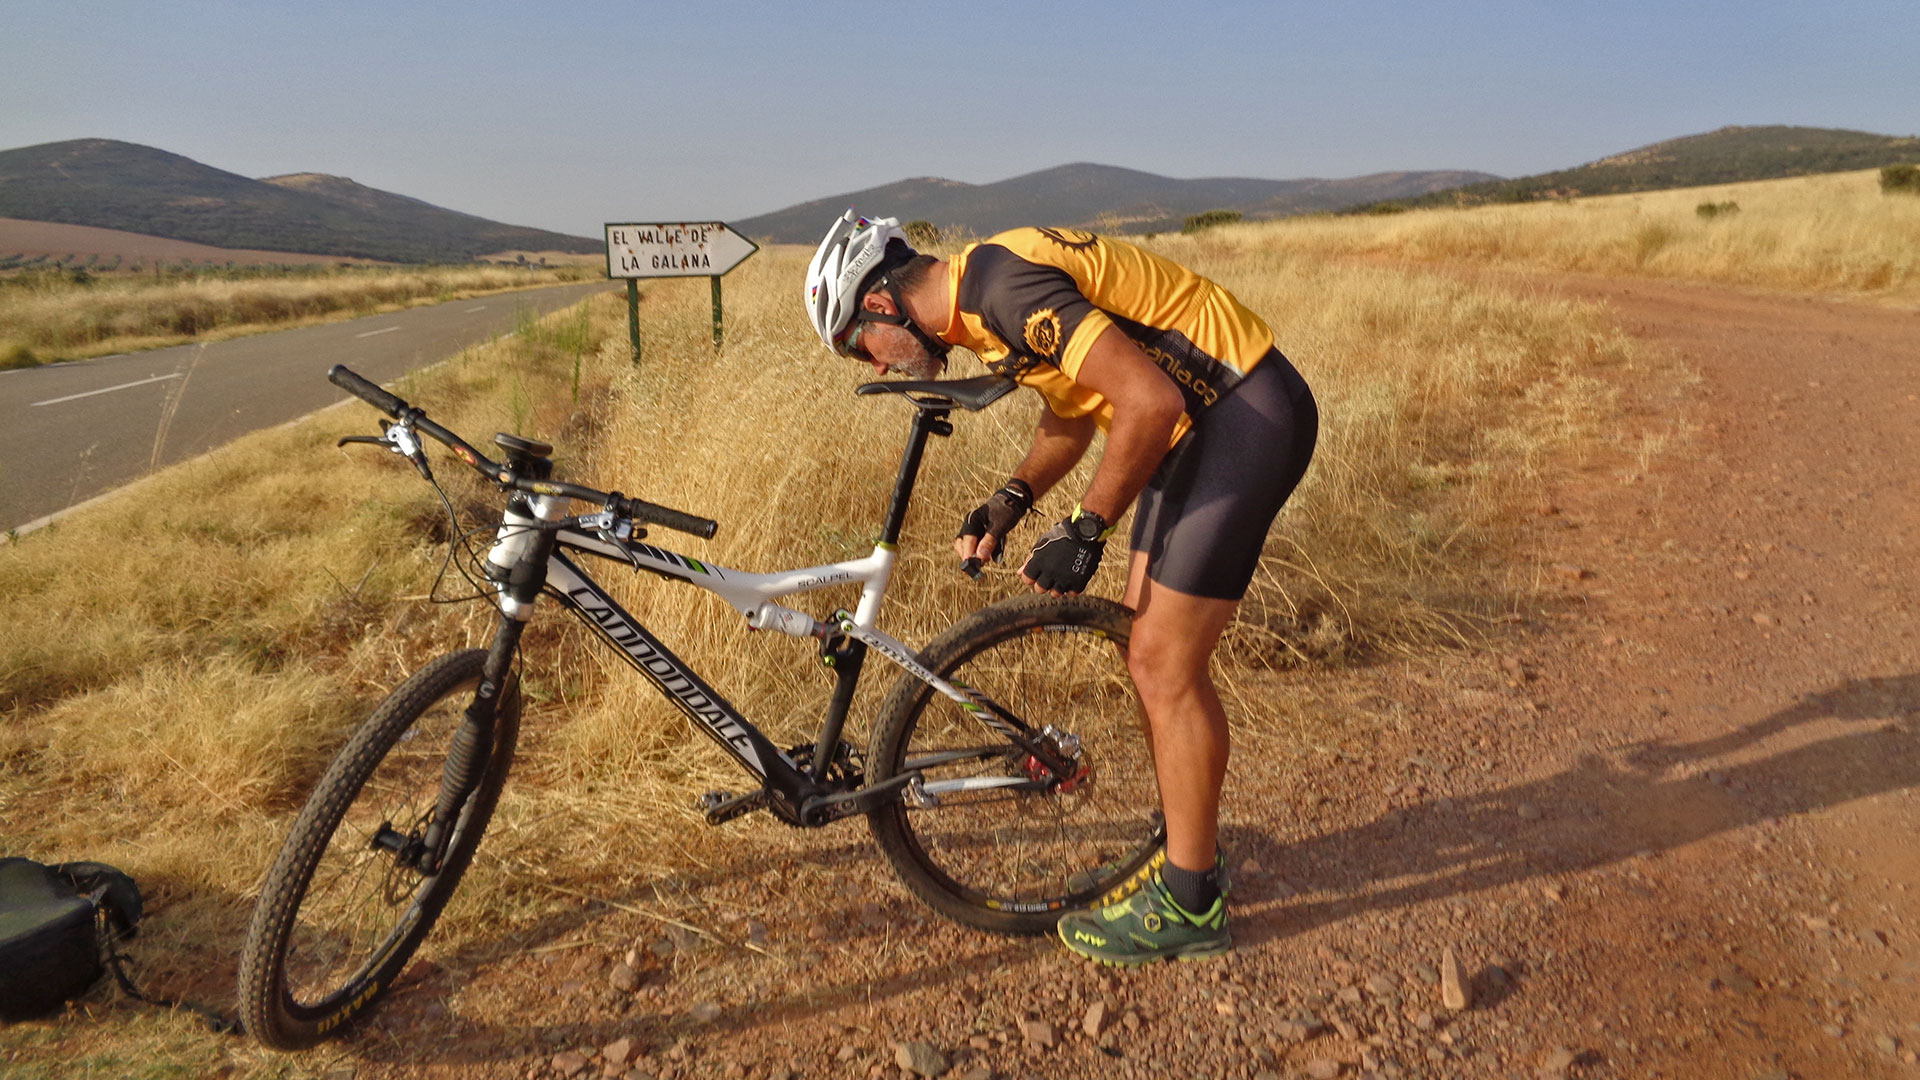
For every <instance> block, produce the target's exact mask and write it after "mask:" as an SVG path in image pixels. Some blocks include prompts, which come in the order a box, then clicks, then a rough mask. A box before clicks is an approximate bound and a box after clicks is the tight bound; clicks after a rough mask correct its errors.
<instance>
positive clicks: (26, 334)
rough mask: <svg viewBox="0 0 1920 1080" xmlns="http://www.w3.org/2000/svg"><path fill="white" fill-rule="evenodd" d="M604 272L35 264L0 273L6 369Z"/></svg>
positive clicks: (0, 342)
mask: <svg viewBox="0 0 1920 1080" xmlns="http://www.w3.org/2000/svg"><path fill="white" fill-rule="evenodd" d="M591 276H594V275H593V274H592V273H591V272H590V270H589V269H588V268H582V267H577V266H565V267H554V268H550V269H549V268H541V269H531V270H527V269H520V268H517V267H505V266H444V267H392V268H389V267H364V266H363V267H345V268H342V267H334V268H329V269H326V270H323V271H317V272H316V271H292V270H289V271H283V272H281V273H278V274H268V273H259V272H251V271H249V272H242V273H241V274H239V275H238V276H232V275H229V274H227V273H225V272H220V271H209V272H205V273H200V274H190V275H187V276H185V277H181V276H177V275H176V276H174V277H162V278H150V277H144V276H141V275H135V274H109V275H100V276H95V277H92V278H91V279H89V280H88V281H86V282H84V283H77V282H75V281H73V280H72V279H71V278H70V277H69V276H68V275H67V274H64V273H55V272H31V271H29V272H26V273H23V274H19V275H15V276H13V277H11V278H7V279H0V368H8V367H28V366H31V365H33V364H43V363H50V362H53V361H56V360H75V359H82V358H85V357H89V356H105V355H107V354H109V353H119V352H128V351H131V350H134V349H151V348H160V347H163V346H167V345H178V344H181V343H182V342H188V341H213V340H219V339H221V338H225V337H233V336H235V335H238V334H244V333H257V332H258V331H260V330H265V329H283V328H286V327H289V326H299V325H306V324H308V323H314V322H322V321H326V320H327V319H329V318H347V317H352V316H356V315H368V314H372V313H374V312H377V311H389V310H393V309H395V308H402V307H410V306H412V305H414V304H422V303H435V302H438V301H441V300H451V299H454V298H456V297H464V296H477V295H481V294H484V293H489V292H500V291H504V290H508V289H524V288H528V287H530V286H534V285H547V284H552V283H554V282H559V281H582V280H587V279H588V278H589V277H591Z"/></svg>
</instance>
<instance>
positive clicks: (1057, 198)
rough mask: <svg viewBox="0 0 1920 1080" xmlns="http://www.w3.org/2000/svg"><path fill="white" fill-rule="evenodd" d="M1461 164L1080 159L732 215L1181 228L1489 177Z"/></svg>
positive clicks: (761, 230) (815, 221)
mask: <svg viewBox="0 0 1920 1080" xmlns="http://www.w3.org/2000/svg"><path fill="white" fill-rule="evenodd" d="M1491 178H1492V176H1491V174H1489V173H1478V172H1464V171H1457V170H1445V171H1431V172H1391V173H1375V174H1373V175H1371V176H1359V177H1352V178H1350V179H1345V180H1320V179H1306V180H1258V179H1251V178H1244V177H1217V178H1208V179H1198V180H1178V179H1174V178H1172V177H1167V176H1157V175H1155V174H1153V173H1147V172H1139V171H1137V170H1134V169H1122V168H1118V167H1115V166H1112V165H1094V164H1088V163H1084V162H1083V163H1079V164H1073V165H1061V166H1057V167H1055V168H1051V169H1043V170H1041V171H1040V172H1034V173H1027V174H1025V175H1023V176H1016V177H1012V178H1011V179H1007V180H1001V181H998V182H996V183H991V184H966V183H961V182H960V181H957V180H943V179H939V178H936V177H919V178H915V179H910V180H901V181H897V182H895V183H892V184H886V185H883V186H881V187H873V188H867V189H865V190H863V191H850V192H846V193H844V194H840V195H831V196H828V197H827V198H824V199H814V200H812V201H810V202H804V203H800V204H799V205H797V206H790V207H787V208H786V209H784V210H776V211H774V212H773V213H770V214H761V215H759V216H758V217H751V218H746V219H743V220H738V221H732V222H729V224H730V225H731V226H732V227H733V228H734V229H735V230H736V231H738V232H741V233H743V234H745V235H747V236H753V237H760V238H765V239H768V240H772V241H773V242H775V243H787V244H811V243H814V242H815V241H817V240H819V239H820V234H821V232H822V231H823V230H825V228H826V223H827V221H829V220H830V219H831V218H832V217H833V215H835V214H838V213H839V212H841V211H842V210H845V209H846V208H847V207H849V206H857V207H859V208H860V209H862V210H870V211H872V212H873V213H876V214H885V215H889V216H893V217H898V218H899V219H901V220H902V221H914V220H920V221H930V222H932V223H933V224H935V225H937V226H939V227H941V228H943V229H953V228H958V229H960V230H962V231H965V232H970V233H973V234H975V235H979V236H988V235H991V234H993V233H996V232H999V231H1000V230H1002V229H1008V228H1012V227H1014V226H1016V225H1036V224H1038V225H1085V226H1092V227H1096V228H1099V229H1103V230H1105V231H1109V232H1113V231H1126V232H1153V231H1163V232H1164V231H1169V230H1173V229H1178V228H1179V227H1180V223H1181V222H1182V221H1183V220H1184V219H1185V218H1186V217H1188V216H1189V215H1192V214H1198V213H1201V212H1203V211H1207V210H1238V211H1240V212H1241V213H1243V214H1245V215H1246V216H1247V217H1249V218H1267V217H1281V216H1284V215H1287V214H1299V213H1306V212H1309V211H1314V210H1337V209H1340V208H1342V207H1346V206H1351V205H1353V204H1354V203H1358V202H1368V201H1373V200H1378V199H1401V198H1409V197H1414V196H1418V195H1423V194H1425V193H1427V192H1430V191H1436V190H1439V189H1442V188H1450V187H1455V186H1458V185H1460V184H1462V183H1471V182H1474V181H1479V180H1486V179H1491Z"/></svg>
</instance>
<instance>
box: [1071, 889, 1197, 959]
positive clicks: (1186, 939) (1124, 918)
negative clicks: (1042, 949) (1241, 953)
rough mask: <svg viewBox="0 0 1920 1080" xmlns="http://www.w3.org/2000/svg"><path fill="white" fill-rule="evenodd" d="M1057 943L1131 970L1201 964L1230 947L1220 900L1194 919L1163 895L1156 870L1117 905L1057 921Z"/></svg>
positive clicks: (1082, 954)
mask: <svg viewBox="0 0 1920 1080" xmlns="http://www.w3.org/2000/svg"><path fill="white" fill-rule="evenodd" d="M1059 933H1060V942H1061V944H1063V945H1065V946H1066V947H1067V948H1068V949H1070V950H1071V951H1073V952H1075V953H1077V954H1079V955H1081V956H1084V957H1086V958H1087V959H1089V960H1093V961H1096V962H1098V963H1102V964H1108V965H1111V966H1113V967H1134V966H1137V965H1140V964H1147V963H1152V962H1153V961H1155V960H1204V959H1207V958H1208V957H1213V956H1219V955H1221V954H1223V953H1225V952H1227V951H1228V950H1230V949H1232V948H1233V935H1232V934H1230V933H1228V932H1227V902H1226V897H1224V896H1222V897H1221V898H1220V899H1218V900H1215V901H1214V902H1213V906H1212V907H1211V908H1209V909H1208V910H1207V911H1206V912H1205V913H1203V914H1199V915H1195V914H1193V913H1192V912H1189V911H1187V910H1185V909H1183V908H1182V907H1181V906H1180V905H1179V904H1177V903H1175V902H1174V900H1173V897H1171V896H1169V895H1167V887H1166V886H1165V885H1164V884H1162V883H1161V881H1160V874H1159V872H1158V871H1155V872H1153V874H1152V875H1151V876H1150V877H1149V878H1148V879H1147V882H1146V884H1145V885H1143V886H1142V887H1141V888H1140V890H1139V891H1138V892H1135V893H1134V894H1133V895H1132V896H1129V897H1127V898H1126V899H1125V900H1122V901H1120V902H1119V903H1117V904H1109V905H1107V906H1106V907H1100V908H1093V909H1091V910H1088V911H1074V912H1069V913H1067V914H1065V915H1062V916H1061V917H1060V923H1059Z"/></svg>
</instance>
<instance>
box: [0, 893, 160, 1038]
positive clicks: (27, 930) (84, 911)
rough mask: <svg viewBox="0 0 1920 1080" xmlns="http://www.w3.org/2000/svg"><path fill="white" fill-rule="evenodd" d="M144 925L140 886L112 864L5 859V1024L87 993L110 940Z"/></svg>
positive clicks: (1, 985) (0, 916) (0, 911)
mask: <svg viewBox="0 0 1920 1080" xmlns="http://www.w3.org/2000/svg"><path fill="white" fill-rule="evenodd" d="M139 921H140V889H139V887H138V886H136V885H135V884H134V883H133V879H132V878H130V877H128V876H127V875H125V874H123V873H121V872H120V871H118V870H115V869H114V868H113V867H111V866H107V865H105V864H103V863H93V862H74V863H61V864H60V865H58V866H47V865H45V864H43V863H37V862H34V861H33V860H32V859H19V858H5V859H0V1020H21V1019H25V1018H27V1017H30V1016H38V1015H40V1014H42V1013H45V1012H48V1011H50V1010H52V1009H56V1008H58V1007H59V1006H60V1004H61V1003H62V1002H64V1001H66V1000H68V999H69V998H73V997H76V996H78V995H80V994H82V993H85V992H86V989H87V987H89V986H92V985H93V983H94V980H96V979H98V978H99V977H100V975H101V973H102V972H103V971H104V970H105V968H104V967H103V965H102V962H101V957H102V954H103V953H104V952H105V950H107V949H108V948H109V947H110V944H111V937H112V936H113V935H120V936H131V935H132V934H133V932H134V926H135V924H137V923H138V922H139Z"/></svg>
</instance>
